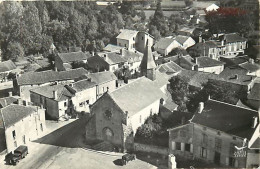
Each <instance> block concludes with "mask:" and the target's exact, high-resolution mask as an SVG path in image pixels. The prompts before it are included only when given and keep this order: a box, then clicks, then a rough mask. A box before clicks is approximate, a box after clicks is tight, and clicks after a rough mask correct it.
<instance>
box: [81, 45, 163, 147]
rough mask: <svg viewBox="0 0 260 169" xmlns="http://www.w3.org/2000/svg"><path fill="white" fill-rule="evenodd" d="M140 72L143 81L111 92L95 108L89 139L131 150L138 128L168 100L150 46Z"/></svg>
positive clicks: (89, 127) (136, 81)
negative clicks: (161, 85) (160, 84)
mask: <svg viewBox="0 0 260 169" xmlns="http://www.w3.org/2000/svg"><path fill="white" fill-rule="evenodd" d="M140 68H141V73H142V75H143V76H142V77H140V78H138V79H135V80H134V81H133V82H131V83H129V84H127V85H125V86H123V87H121V88H118V89H117V90H115V91H113V92H109V91H108V92H107V93H105V94H104V95H103V96H102V97H100V98H99V99H98V100H97V101H96V102H95V103H94V104H93V105H92V106H91V110H90V113H91V116H92V118H91V121H90V122H89V123H88V124H87V126H86V137H87V138H90V137H91V138H95V139H96V140H100V141H101V142H102V141H103V142H109V143H110V144H112V145H113V146H114V147H118V148H120V149H123V150H126V149H131V146H132V145H133V138H134V135H135V133H136V131H137V129H138V127H140V126H141V125H142V124H144V122H145V120H146V119H147V118H148V117H149V116H150V115H153V114H158V113H159V106H160V104H162V103H163V102H164V100H165V98H166V96H165V94H164V93H163V92H162V90H161V89H160V88H159V87H158V85H156V84H157V83H156V75H157V73H156V65H155V62H154V59H153V55H152V50H151V46H150V45H149V43H147V45H146V50H145V52H144V57H143V60H142V62H141V65H140Z"/></svg>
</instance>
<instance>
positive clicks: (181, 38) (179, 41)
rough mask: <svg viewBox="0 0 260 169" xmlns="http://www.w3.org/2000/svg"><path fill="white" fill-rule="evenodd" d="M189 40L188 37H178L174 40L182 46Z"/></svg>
mask: <svg viewBox="0 0 260 169" xmlns="http://www.w3.org/2000/svg"><path fill="white" fill-rule="evenodd" d="M189 38H190V37H189V36H183V35H178V36H176V37H175V40H176V41H177V42H178V43H180V44H182V45H183V44H184V43H185V42H186V41H187V40H188V39H189Z"/></svg>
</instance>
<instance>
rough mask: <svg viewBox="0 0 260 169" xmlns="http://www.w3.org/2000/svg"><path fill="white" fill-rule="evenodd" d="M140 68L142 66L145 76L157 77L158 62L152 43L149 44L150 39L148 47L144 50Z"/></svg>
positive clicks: (153, 78) (152, 78)
mask: <svg viewBox="0 0 260 169" xmlns="http://www.w3.org/2000/svg"><path fill="white" fill-rule="evenodd" d="M140 68H141V74H142V75H143V76H146V77H147V78H149V79H150V80H155V79H156V76H155V68H156V64H155V62H154V59H153V54H152V48H151V44H149V41H148V40H147V42H146V48H145V51H144V56H143V59H142V62H141V64H140Z"/></svg>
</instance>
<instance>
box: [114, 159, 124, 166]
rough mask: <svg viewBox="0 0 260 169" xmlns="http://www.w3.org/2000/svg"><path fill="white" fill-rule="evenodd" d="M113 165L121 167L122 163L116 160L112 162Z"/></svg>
mask: <svg viewBox="0 0 260 169" xmlns="http://www.w3.org/2000/svg"><path fill="white" fill-rule="evenodd" d="M113 163H114V164H115V165H118V166H123V161H122V159H116V160H114V161H113Z"/></svg>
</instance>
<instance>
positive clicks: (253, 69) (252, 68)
mask: <svg viewBox="0 0 260 169" xmlns="http://www.w3.org/2000/svg"><path fill="white" fill-rule="evenodd" d="M239 66H240V67H242V68H244V69H246V70H248V71H249V72H250V73H252V72H256V71H259V70H260V66H259V65H258V64H256V63H248V62H247V63H242V64H240V65H239Z"/></svg>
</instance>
